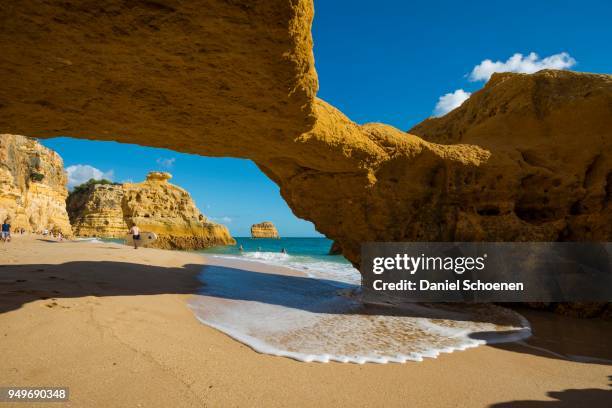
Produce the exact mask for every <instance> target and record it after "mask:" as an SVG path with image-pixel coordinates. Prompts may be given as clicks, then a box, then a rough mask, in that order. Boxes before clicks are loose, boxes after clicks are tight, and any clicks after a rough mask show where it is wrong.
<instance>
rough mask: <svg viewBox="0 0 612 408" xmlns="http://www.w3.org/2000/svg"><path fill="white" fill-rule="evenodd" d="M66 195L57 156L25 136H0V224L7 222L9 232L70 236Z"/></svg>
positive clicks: (62, 168)
mask: <svg viewBox="0 0 612 408" xmlns="http://www.w3.org/2000/svg"><path fill="white" fill-rule="evenodd" d="M67 195H68V191H67V190H66V173H65V172H64V162H63V160H62V158H61V157H60V156H59V154H57V153H56V152H54V151H53V150H51V149H48V148H46V147H44V146H43V145H41V144H40V143H38V142H37V141H35V140H33V139H30V138H27V137H25V136H18V135H7V134H3V135H0V222H2V221H4V220H5V219H7V218H8V219H9V221H10V223H11V225H12V228H13V231H16V230H19V229H21V228H23V229H25V230H26V231H28V232H40V231H43V230H45V229H47V230H49V231H52V232H61V233H62V234H63V235H64V236H70V235H72V229H71V228H70V222H69V220H68V213H67V212H66V196H67Z"/></svg>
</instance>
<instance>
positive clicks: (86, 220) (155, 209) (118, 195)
mask: <svg viewBox="0 0 612 408" xmlns="http://www.w3.org/2000/svg"><path fill="white" fill-rule="evenodd" d="M171 177H172V176H171V175H170V174H169V173H162V172H151V173H149V174H148V175H147V179H146V180H145V181H144V182H142V183H125V184H119V185H114V184H95V185H92V186H90V187H89V188H88V189H86V190H85V191H80V192H75V193H73V194H71V195H70V196H69V198H68V211H69V213H70V219H71V221H72V223H73V227H74V231H75V234H76V235H79V236H97V237H108V238H123V237H125V235H126V234H127V232H128V229H129V228H130V227H131V226H132V225H134V224H136V225H138V227H139V228H140V230H141V231H149V232H155V233H156V234H157V236H158V239H157V241H155V242H154V243H153V245H151V246H153V247H157V248H164V249H198V248H206V247H210V246H215V245H230V244H235V241H234V239H233V238H232V237H231V235H230V233H229V231H228V229H227V227H225V226H224V225H220V224H216V223H213V222H209V221H208V220H207V219H206V217H205V216H204V215H203V214H201V213H200V211H199V210H198V209H197V207H196V206H195V204H194V202H193V200H192V199H191V196H190V195H189V193H188V192H187V191H185V190H183V189H182V188H180V187H178V186H175V185H173V184H170V183H168V180H169V179H170V178H171Z"/></svg>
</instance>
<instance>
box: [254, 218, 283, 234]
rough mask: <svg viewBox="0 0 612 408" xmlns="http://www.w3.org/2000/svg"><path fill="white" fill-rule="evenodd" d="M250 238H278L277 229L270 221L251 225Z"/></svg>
mask: <svg viewBox="0 0 612 408" xmlns="http://www.w3.org/2000/svg"><path fill="white" fill-rule="evenodd" d="M251 238H280V236H279V235H278V230H277V229H276V227H275V226H274V224H272V223H271V222H270V221H264V222H261V223H259V224H253V225H252V226H251Z"/></svg>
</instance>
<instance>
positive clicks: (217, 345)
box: [0, 236, 612, 408]
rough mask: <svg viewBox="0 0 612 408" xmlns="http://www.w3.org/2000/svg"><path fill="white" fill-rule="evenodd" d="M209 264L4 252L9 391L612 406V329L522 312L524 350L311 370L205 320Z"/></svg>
mask: <svg viewBox="0 0 612 408" xmlns="http://www.w3.org/2000/svg"><path fill="white" fill-rule="evenodd" d="M205 262H206V259H205V258H204V257H202V256H199V255H197V254H194V253H185V252H175V251H162V250H155V249H138V250H134V249H131V248H129V247H126V246H122V245H117V244H108V243H97V244H94V243H90V242H63V243H57V242H48V241H45V240H39V239H36V238H32V237H19V236H18V237H16V238H15V239H14V241H13V242H11V243H9V244H6V245H5V244H2V243H0V354H1V355H2V359H1V364H0V386H13V385H19V386H26V385H30V386H37V385H38V386H41V385H44V386H52V385H53V386H68V387H70V395H71V398H70V402H69V403H63V404H62V403H53V404H48V406H53V407H59V406H74V407H82V406H87V407H98V406H135V407H137V406H142V407H203V406H212V407H219V406H223V407H253V406H256V407H277V406H278V407H281V406H325V407H326V406H351V407H365V406H410V407H421V406H422V407H445V406H453V407H487V406H493V407H556V406H558V407H560V406H563V407H571V406H588V407H590V408H592V407H600V406H601V407H604V406H605V407H608V406H612V389H611V387H610V383H611V382H612V377H611V376H612V366H611V365H610V364H609V363H608V362H607V360H612V340H611V339H612V322H609V321H602V320H579V319H572V318H565V317H560V316H553V315H550V314H548V313H544V312H535V311H525V310H521V311H520V312H521V313H522V314H523V315H524V316H525V317H527V318H528V319H529V320H530V322H531V324H532V327H533V331H534V336H533V337H532V338H531V339H529V340H528V341H527V344H526V345H523V344H516V343H512V344H500V345H495V346H482V347H478V348H475V349H470V350H467V351H462V352H455V353H452V354H443V355H441V356H440V357H439V358H437V359H427V360H425V361H423V362H420V363H416V362H415V363H407V364H387V365H377V364H366V365H356V364H341V363H329V364H320V363H301V362H297V361H294V360H290V359H287V358H282V357H273V356H268V355H263V354H258V353H256V352H254V351H253V350H251V349H250V348H249V347H247V346H244V345H242V344H240V343H238V342H236V341H234V340H232V339H231V338H229V337H228V336H227V335H225V334H223V333H221V332H218V331H217V330H215V329H212V328H210V327H207V326H205V325H203V324H201V323H199V322H198V321H197V320H196V319H195V317H194V315H193V313H192V311H191V310H190V309H189V308H188V307H187V301H188V300H189V298H190V296H191V294H192V293H195V292H196V291H197V288H198V287H199V285H200V282H199V281H198V279H197V275H198V273H199V272H200V271H201V269H202V267H203V266H204V264H205ZM215 262H218V261H216V260H215ZM241 266H244V265H243V264H241ZM261 267H263V266H261V265H257V266H254V268H261ZM567 355H576V356H590V357H591V360H589V361H590V362H578V361H572V360H569V359H567V358H566V356H567ZM45 405H47V404H36V406H39V407H42V406H45ZM2 406H11V404H6V403H2ZM14 406H16V407H23V406H24V404H23V403H19V404H14Z"/></svg>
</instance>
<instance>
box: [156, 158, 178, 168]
mask: <svg viewBox="0 0 612 408" xmlns="http://www.w3.org/2000/svg"><path fill="white" fill-rule="evenodd" d="M175 161H176V159H175V158H174V157H169V158H167V159H166V158H164V157H160V158H159V159H157V160H155V162H156V163H157V164H159V165H160V166H162V167H165V168H167V169H169V168H171V167H172V166H174V162H175Z"/></svg>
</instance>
